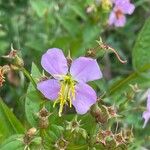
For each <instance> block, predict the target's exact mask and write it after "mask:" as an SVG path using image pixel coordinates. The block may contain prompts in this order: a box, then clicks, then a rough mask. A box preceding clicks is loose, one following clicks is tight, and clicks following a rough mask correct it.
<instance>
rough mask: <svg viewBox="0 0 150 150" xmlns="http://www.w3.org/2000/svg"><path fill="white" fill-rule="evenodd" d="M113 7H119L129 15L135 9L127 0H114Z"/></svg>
mask: <svg viewBox="0 0 150 150" xmlns="http://www.w3.org/2000/svg"><path fill="white" fill-rule="evenodd" d="M115 8H117V9H120V10H121V11H122V12H123V13H124V14H129V15H131V14H132V13H133V11H134V9H135V6H134V4H132V3H130V1H129V0H116V1H115Z"/></svg>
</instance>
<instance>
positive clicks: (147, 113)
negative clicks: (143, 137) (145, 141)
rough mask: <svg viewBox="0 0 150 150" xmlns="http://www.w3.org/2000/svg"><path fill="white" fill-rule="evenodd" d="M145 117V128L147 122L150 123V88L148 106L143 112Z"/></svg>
mask: <svg viewBox="0 0 150 150" xmlns="http://www.w3.org/2000/svg"><path fill="white" fill-rule="evenodd" d="M142 117H143V118H144V120H145V121H144V125H143V128H145V126H146V124H147V123H148V120H149V119H150V90H149V91H148V96H147V108H146V111H144V112H143V116H142Z"/></svg>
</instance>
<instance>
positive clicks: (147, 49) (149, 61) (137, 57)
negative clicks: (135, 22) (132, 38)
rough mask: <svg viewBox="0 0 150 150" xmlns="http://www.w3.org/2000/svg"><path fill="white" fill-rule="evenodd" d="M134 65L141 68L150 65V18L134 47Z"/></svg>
mask: <svg viewBox="0 0 150 150" xmlns="http://www.w3.org/2000/svg"><path fill="white" fill-rule="evenodd" d="M132 56H133V67H134V68H135V69H138V70H139V69H141V68H142V67H143V66H146V65H150V18H149V19H148V20H146V22H145V24H144V26H143V28H142V30H141V32H140V33H139V35H138V38H137V41H136V43H135V46H134V48H133V53H132Z"/></svg>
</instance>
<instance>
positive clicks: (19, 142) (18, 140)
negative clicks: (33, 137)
mask: <svg viewBox="0 0 150 150" xmlns="http://www.w3.org/2000/svg"><path fill="white" fill-rule="evenodd" d="M24 147H25V145H24V144H23V135H20V134H16V135H12V136H10V137H9V138H8V139H6V140H5V141H4V142H3V143H2V144H1V145H0V149H1V150H23V149H24Z"/></svg>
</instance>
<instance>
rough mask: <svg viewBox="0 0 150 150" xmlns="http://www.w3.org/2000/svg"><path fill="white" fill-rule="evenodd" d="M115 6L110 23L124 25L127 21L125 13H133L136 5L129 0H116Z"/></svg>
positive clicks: (117, 25) (118, 25)
mask: <svg viewBox="0 0 150 150" xmlns="http://www.w3.org/2000/svg"><path fill="white" fill-rule="evenodd" d="M113 2H114V5H115V6H114V8H113V10H112V12H111V13H110V16H109V25H115V26H116V27H123V26H124V25H125V23H126V16H125V14H129V15H131V14H132V13H133V11H134V9H135V6H134V5H133V4H131V3H130V1H129V0H114V1H113Z"/></svg>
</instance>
